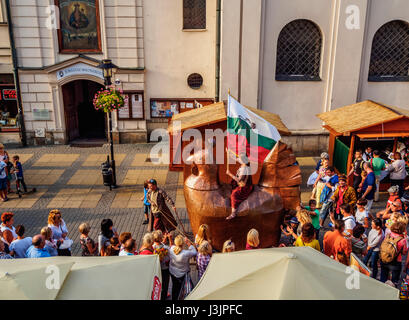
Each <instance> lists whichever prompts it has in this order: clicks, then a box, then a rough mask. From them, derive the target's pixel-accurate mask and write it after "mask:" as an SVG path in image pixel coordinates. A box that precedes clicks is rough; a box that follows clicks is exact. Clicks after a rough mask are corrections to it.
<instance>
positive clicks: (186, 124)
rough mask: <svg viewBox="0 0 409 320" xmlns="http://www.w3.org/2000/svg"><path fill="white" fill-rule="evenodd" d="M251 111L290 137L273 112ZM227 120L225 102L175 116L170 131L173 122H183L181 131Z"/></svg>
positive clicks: (170, 128)
mask: <svg viewBox="0 0 409 320" xmlns="http://www.w3.org/2000/svg"><path fill="white" fill-rule="evenodd" d="M245 107H246V108H247V109H249V110H250V111H252V112H254V113H255V114H257V115H259V116H260V117H262V118H264V119H265V120H267V121H268V122H270V123H271V124H272V125H273V126H275V127H276V128H277V130H278V131H279V132H280V134H281V135H284V136H288V135H290V134H291V132H290V130H288V128H287V127H286V126H285V125H284V123H283V122H282V120H281V118H280V117H279V116H278V115H276V114H274V113H271V112H267V111H263V110H259V109H256V108H253V107H248V106H245ZM226 120H227V107H226V105H225V104H224V103H223V102H217V103H214V104H211V105H208V106H205V107H203V108H198V109H193V110H190V111H186V112H181V113H179V114H175V115H174V116H173V117H172V121H171V122H170V124H169V127H168V131H169V132H173V121H180V122H181V130H182V131H183V130H186V129H190V128H197V127H201V126H203V125H208V124H213V123H216V122H220V121H226Z"/></svg>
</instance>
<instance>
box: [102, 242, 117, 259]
mask: <svg viewBox="0 0 409 320" xmlns="http://www.w3.org/2000/svg"><path fill="white" fill-rule="evenodd" d="M118 255H119V239H118V238H117V237H112V238H111V239H110V240H109V245H108V247H107V248H106V250H105V256H109V257H112V256H118Z"/></svg>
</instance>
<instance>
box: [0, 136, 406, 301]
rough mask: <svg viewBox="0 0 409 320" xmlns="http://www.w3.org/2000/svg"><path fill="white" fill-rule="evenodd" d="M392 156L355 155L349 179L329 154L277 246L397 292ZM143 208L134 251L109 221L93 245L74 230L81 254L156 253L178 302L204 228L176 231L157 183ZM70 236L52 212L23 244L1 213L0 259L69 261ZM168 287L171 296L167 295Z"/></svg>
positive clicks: (396, 174)
mask: <svg viewBox="0 0 409 320" xmlns="http://www.w3.org/2000/svg"><path fill="white" fill-rule="evenodd" d="M1 157H3V158H1ZM8 157H9V156H8V154H7V152H4V147H3V146H2V145H1V144H0V191H1V192H3V193H2V199H3V201H7V200H6V199H7V198H6V197H7V191H9V190H8V186H9V184H10V183H8V184H7V181H10V180H9V179H8V178H7V175H8V174H9V173H10V172H12V170H14V171H15V172H17V173H19V174H20V177H21V179H20V178H18V177H19V176H18V175H17V179H18V180H19V181H20V182H22V185H23V186H24V188H25V189H26V186H25V184H24V178H23V171H22V167H21V163H19V159H18V156H16V157H14V158H13V165H12V166H13V168H11V167H10V165H8V164H7V163H8ZM389 157H390V159H393V160H391V161H390V163H388V161H385V160H384V159H382V158H381V157H380V152H379V151H377V150H375V151H373V152H372V150H371V149H370V148H367V149H366V150H365V152H362V151H360V150H357V151H356V152H355V159H354V161H353V163H352V169H351V171H350V172H348V175H342V174H341V175H338V174H337V173H336V171H335V169H334V168H333V167H331V166H330V165H329V156H328V154H326V153H323V154H322V155H321V159H320V160H319V162H318V164H317V167H316V171H315V172H314V173H313V174H312V175H311V177H310V179H309V181H308V183H309V184H310V185H312V187H313V190H312V194H311V199H310V200H309V201H308V205H307V204H305V205H303V204H300V205H299V207H298V208H297V210H296V215H295V216H290V217H288V219H287V220H286V221H284V224H283V225H282V226H281V231H282V236H281V240H280V246H281V247H282V246H298V247H303V246H309V247H311V248H314V249H316V250H318V251H320V252H322V253H323V254H325V255H327V256H328V257H331V258H332V259H335V260H337V261H339V262H340V263H343V264H345V265H350V260H351V259H352V254H354V256H355V257H357V258H358V259H360V260H361V261H362V263H363V264H364V265H366V266H368V265H369V268H370V270H371V276H372V277H373V278H375V279H378V270H379V269H380V276H379V280H380V281H382V282H387V281H389V282H390V284H391V285H394V286H396V287H398V286H401V285H405V284H406V285H407V280H406V279H409V277H408V276H406V274H407V273H408V264H409V259H407V252H408V247H409V237H408V235H407V227H408V221H409V187H407V188H406V189H404V180H405V178H406V175H407V172H406V168H405V164H406V163H405V162H406V161H405V160H403V159H402V158H403V157H402V155H401V154H400V153H399V152H395V153H394V154H393V155H392V154H389ZM244 163H245V161H243V163H242V166H241V169H243V168H244V169H246V166H245V164H244ZM8 167H10V169H8ZM2 169H4V170H5V171H4V172H5V173H6V180H7V181H6V180H1V179H2V178H1V177H2V174H3V173H2V172H3V171H2ZM244 169H243V170H242V171H243V172H238V174H237V175H236V176H233V175H232V174H230V176H231V177H232V179H233V178H234V179H233V180H234V181H235V182H236V189H237V190H238V191H240V192H241V191H243V190H242V189H243V188H246V187H248V186H251V185H252V183H251V179H249V176H250V178H251V175H249V174H248V173H247V172H245V170H244ZM387 175H389V176H390V181H391V186H390V188H389V189H388V193H389V199H388V201H387V205H386V207H385V208H384V209H383V210H380V211H378V212H373V211H372V204H373V202H374V201H378V200H379V183H380V181H381V180H382V179H383V178H384V177H385V176H387ZM248 181H250V182H248ZM349 181H350V182H351V183H350V185H349V183H348V182H349ZM1 188H3V189H1ZM236 189H234V190H236ZM248 189H249V190H247V189H246V190H247V191H249V192H250V191H251V190H250V189H251V188H248ZM4 190H5V191H4ZM237 190H236V191H237ZM246 190H244V191H246ZM238 191H237V192H236V193H233V195H232V202H233V204H234V205H233V206H232V208H233V210H232V215H231V216H229V217H228V219H227V220H230V219H233V218H235V216H236V213H237V212H236V211H237V208H238V205H239V203H240V202H242V200H243V199H244V198H245V196H247V193H246V194H244V193H243V194H241V193H240V192H238ZM247 191H246V192H247ZM141 201H143V205H144V215H145V220H144V222H143V224H148V230H147V231H148V232H147V233H146V234H145V235H144V236H143V239H142V245H141V246H140V247H139V248H138V247H137V241H136V240H135V239H134V238H133V237H132V234H131V233H130V232H122V233H121V234H119V233H118V231H117V230H116V228H115V227H114V223H113V221H112V220H111V219H103V220H102V222H101V229H100V232H99V234H98V238H97V239H92V237H91V236H90V232H91V227H90V225H89V224H87V223H82V224H81V225H80V226H79V230H78V231H79V233H80V237H79V239H80V240H79V244H80V246H81V255H82V256H134V255H153V254H156V255H158V256H159V259H160V265H161V272H162V292H161V299H163V300H165V299H169V298H171V299H172V300H177V299H183V298H184V297H185V296H186V295H187V293H188V292H189V290H190V289H191V288H192V287H193V283H192V280H191V277H190V271H191V266H192V262H194V264H195V265H196V269H197V273H198V280H200V278H201V277H202V276H203V274H204V272H205V270H206V268H207V266H208V264H209V262H210V260H211V257H212V254H213V253H214V252H215V250H214V249H213V248H212V241H211V237H210V235H211V233H210V230H209V226H208V225H205V224H204V225H201V226H200V228H199V229H198V232H197V234H196V235H195V237H194V239H192V240H190V239H189V238H188V237H187V236H186V232H185V231H184V230H181V229H179V226H181V224H178V222H177V219H175V216H176V217H177V218H178V216H177V211H176V207H175V204H174V202H173V200H172V199H171V198H170V197H169V196H168V195H167V193H166V192H165V191H164V190H162V189H161V188H159V187H158V186H157V182H156V181H155V180H154V179H150V180H148V181H146V182H145V184H144V196H143V197H142V198H141ZM170 208H172V209H173V211H174V213H175V216H174V215H173V214H172V211H171V210H170ZM328 218H329V224H328V227H327V224H326V222H327V219H328ZM179 222H180V221H179ZM181 227H182V229H183V226H181ZM324 231H326V232H324ZM320 233H321V234H323V233H324V234H323V239H320ZM68 234H69V230H68V228H67V225H66V223H65V221H64V220H63V218H62V213H61V212H60V211H59V210H51V211H50V212H49V215H48V220H47V225H46V226H44V227H43V228H41V229H40V230H39V234H36V235H34V236H33V237H25V228H24V226H23V225H17V226H14V214H13V213H12V212H4V213H3V214H2V215H1V226H0V238H1V239H0V240H1V241H0V259H21V258H44V257H53V256H70V255H71V247H72V244H73V241H72V240H71V239H69V237H68ZM259 239H260V237H259V233H258V231H257V230H255V229H251V230H249V232H248V234H247V241H246V246H245V248H246V250H253V249H258V248H261V244H260V240H259ZM235 249H236V246H235V243H234V242H233V241H232V240H227V241H226V242H225V243H224V245H223V249H222V252H223V253H228V252H233V251H235ZM368 270H369V269H368ZM389 278H390V280H389ZM170 280H171V283H172V289H171V290H170V291H171V292H170V293H168V291H169V290H168V289H169V283H170Z"/></svg>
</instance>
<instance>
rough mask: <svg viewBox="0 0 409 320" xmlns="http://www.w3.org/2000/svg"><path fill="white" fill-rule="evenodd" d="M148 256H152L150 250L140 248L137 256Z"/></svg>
mask: <svg viewBox="0 0 409 320" xmlns="http://www.w3.org/2000/svg"><path fill="white" fill-rule="evenodd" d="M149 254H153V250H152V249H148V248H141V250H140V251H139V255H149Z"/></svg>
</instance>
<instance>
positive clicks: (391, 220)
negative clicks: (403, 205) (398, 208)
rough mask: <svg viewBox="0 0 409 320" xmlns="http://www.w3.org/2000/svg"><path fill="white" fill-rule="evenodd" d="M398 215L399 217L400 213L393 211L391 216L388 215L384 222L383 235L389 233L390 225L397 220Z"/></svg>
mask: <svg viewBox="0 0 409 320" xmlns="http://www.w3.org/2000/svg"><path fill="white" fill-rule="evenodd" d="M399 217H401V215H400V214H399V213H397V212H393V213H392V214H391V217H390V218H389V219H388V220H386V222H385V237H386V236H387V235H390V234H391V226H392V225H393V224H394V223H396V222H398V220H399Z"/></svg>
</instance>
